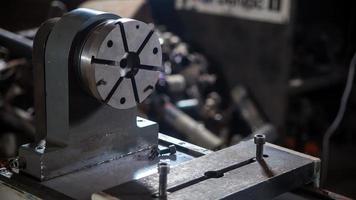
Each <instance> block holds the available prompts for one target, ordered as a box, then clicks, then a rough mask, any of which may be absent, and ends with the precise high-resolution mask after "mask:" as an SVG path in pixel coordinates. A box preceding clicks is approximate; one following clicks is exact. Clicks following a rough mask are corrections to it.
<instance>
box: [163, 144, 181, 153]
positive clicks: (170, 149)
mask: <svg viewBox="0 0 356 200" xmlns="http://www.w3.org/2000/svg"><path fill="white" fill-rule="evenodd" d="M176 152H177V148H176V146H175V145H173V144H171V145H169V146H168V148H164V149H162V150H159V154H161V155H163V154H171V155H174V154H176Z"/></svg>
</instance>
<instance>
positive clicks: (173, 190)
mask: <svg viewBox="0 0 356 200" xmlns="http://www.w3.org/2000/svg"><path fill="white" fill-rule="evenodd" d="M319 164H320V160H319V159H317V158H314V157H310V156H307V155H304V154H300V153H297V152H295V151H291V150H288V149H285V148H282V147H278V146H275V145H272V144H269V143H266V145H265V147H264V156H263V159H262V160H257V159H256V145H255V144H254V142H253V140H250V141H246V142H242V143H240V144H238V145H235V146H232V147H229V148H226V149H223V150H220V151H218V152H215V153H211V154H208V155H205V156H202V157H200V158H197V159H194V160H191V161H188V162H186V163H183V164H181V165H178V166H176V167H173V168H171V169H170V173H169V174H168V185H167V192H168V194H167V199H253V200H255V199H261V200H265V199H271V198H273V197H276V196H278V195H280V194H282V193H285V192H287V191H290V190H292V189H294V188H297V187H300V186H302V185H304V184H309V183H314V184H316V185H317V184H318V181H319ZM158 188H159V174H153V175H150V176H147V177H144V178H141V179H139V180H134V181H131V182H128V183H125V184H122V185H119V186H117V187H113V188H111V189H108V190H105V191H104V192H105V193H106V194H108V195H110V196H113V197H117V198H118V199H151V198H152V197H154V196H156V195H158Z"/></svg>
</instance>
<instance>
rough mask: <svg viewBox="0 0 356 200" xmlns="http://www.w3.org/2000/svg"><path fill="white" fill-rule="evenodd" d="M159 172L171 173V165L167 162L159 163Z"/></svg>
mask: <svg viewBox="0 0 356 200" xmlns="http://www.w3.org/2000/svg"><path fill="white" fill-rule="evenodd" d="M157 168H158V173H159V174H169V171H170V165H169V164H168V163H166V162H159V163H158V165H157Z"/></svg>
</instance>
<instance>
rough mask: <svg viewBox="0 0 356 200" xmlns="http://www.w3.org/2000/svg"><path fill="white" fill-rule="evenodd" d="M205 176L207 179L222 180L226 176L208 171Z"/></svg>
mask: <svg viewBox="0 0 356 200" xmlns="http://www.w3.org/2000/svg"><path fill="white" fill-rule="evenodd" d="M204 176H205V177H206V178H221V177H223V176H224V174H223V173H221V172H218V171H207V172H205V173H204Z"/></svg>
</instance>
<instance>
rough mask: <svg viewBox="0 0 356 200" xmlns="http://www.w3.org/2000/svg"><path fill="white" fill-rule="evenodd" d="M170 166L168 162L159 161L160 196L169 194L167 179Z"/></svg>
mask: <svg viewBox="0 0 356 200" xmlns="http://www.w3.org/2000/svg"><path fill="white" fill-rule="evenodd" d="M169 170H170V166H169V164H168V163H166V162H160V163H158V174H159V188H158V195H159V197H160V198H162V197H163V198H164V197H166V196H167V180H168V174H169Z"/></svg>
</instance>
